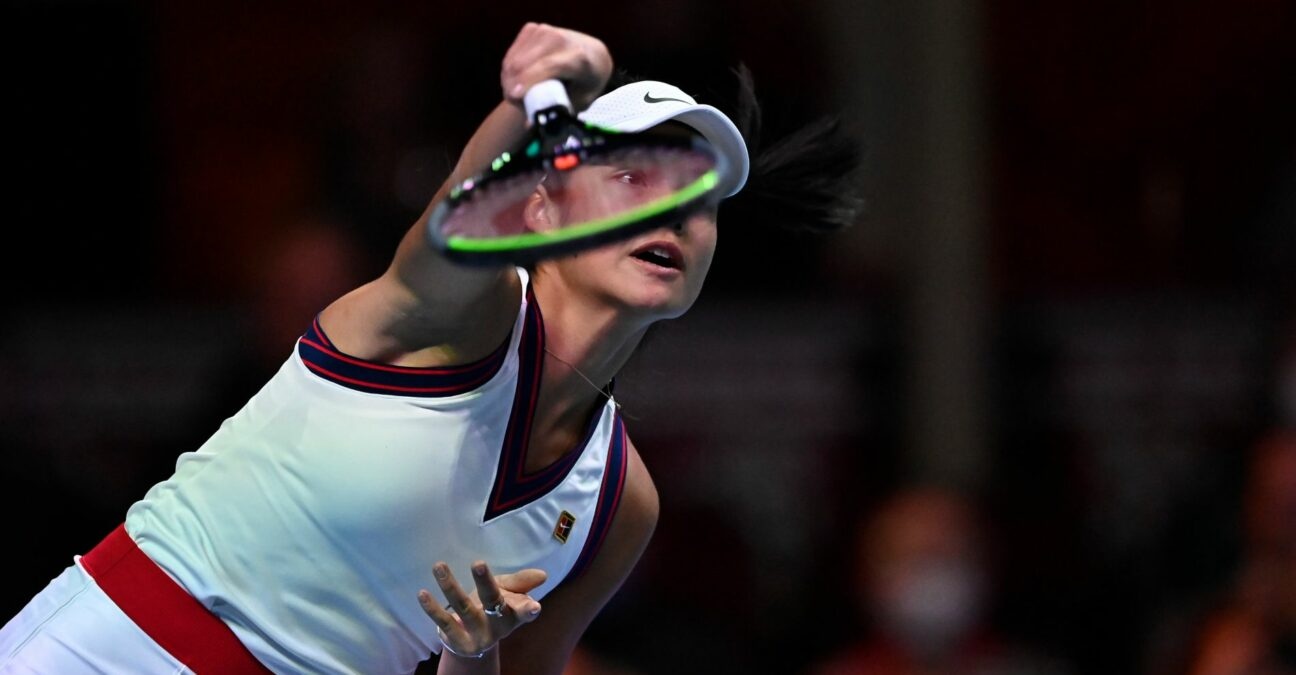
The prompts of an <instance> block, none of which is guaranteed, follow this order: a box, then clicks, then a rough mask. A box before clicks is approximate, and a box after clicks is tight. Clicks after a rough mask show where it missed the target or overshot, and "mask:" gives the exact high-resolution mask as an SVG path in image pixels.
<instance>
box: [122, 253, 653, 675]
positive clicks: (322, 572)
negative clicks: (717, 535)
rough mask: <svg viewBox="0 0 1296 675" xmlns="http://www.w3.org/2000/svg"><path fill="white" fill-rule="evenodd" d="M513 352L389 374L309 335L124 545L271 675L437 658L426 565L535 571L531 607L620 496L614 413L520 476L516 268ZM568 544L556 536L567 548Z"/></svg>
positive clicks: (191, 455)
mask: <svg viewBox="0 0 1296 675" xmlns="http://www.w3.org/2000/svg"><path fill="white" fill-rule="evenodd" d="M518 273H519V274H520V275H521V277H522V288H523V293H522V296H523V297H522V302H521V307H520V308H519V311H518V317H517V320H516V322H515V323H514V326H513V332H512V334H511V336H510V338H509V340H508V341H507V342H506V343H505V344H504V345H501V347H500V348H499V349H498V350H496V352H495V353H494V354H492V355H491V356H488V357H486V358H485V359H483V360H481V361H478V362H476V363H473V364H469V365H466V366H457V367H451V368H405V367H397V366H389V365H384V364H377V363H373V362H369V361H364V360H361V359H356V358H353V357H350V356H347V355H345V354H342V353H340V352H339V351H338V350H337V349H335V348H334V347H333V345H332V344H331V343H330V342H329V340H328V338H327V336H325V335H324V333H323V331H322V330H321V329H320V326H319V322H318V321H316V322H315V323H314V325H313V326H312V327H311V329H310V330H309V331H308V332H307V333H306V334H305V335H304V336H303V337H302V338H301V339H300V340H299V341H298V344H297V349H296V351H295V352H294V354H293V355H292V357H291V358H289V360H288V361H287V363H285V364H284V365H283V367H282V368H281V369H280V370H279V372H278V373H277V374H276V375H275V376H274V377H273V378H272V379H271V380H270V381H269V383H268V384H266V386H265V387H264V388H263V389H262V390H261V391H260V392H259V393H258V394H257V395H256V396H255V397H253V398H252V399H251V400H250V401H249V402H248V403H247V404H246V405H245V406H244V407H243V409H242V410H240V411H239V412H238V413H237V414H236V415H234V416H233V417H231V418H229V419H228V420H226V421H225V422H224V423H223V424H222V425H221V427H220V429H219V430H218V431H217V432H216V434H215V435H213V436H212V437H211V439H210V440H208V441H207V442H206V443H205V444H204V445H203V446H202V447H201V448H199V449H198V450H197V451H196V452H187V453H185V454H183V455H181V456H180V458H179V460H178V461H177V463H176V471H175V474H173V475H172V476H171V478H169V479H168V480H166V481H164V482H162V483H159V484H157V485H155V486H154V487H153V488H151V489H150V490H149V491H148V493H147V494H146V495H145V497H144V498H143V499H142V500H140V501H139V502H137V503H135V504H134V505H133V506H132V507H131V508H130V510H129V512H128V513H127V517H126V529H127V531H128V532H129V533H130V535H131V537H132V538H133V539H134V540H135V541H136V542H137V543H138V544H139V546H140V548H141V549H143V550H144V552H145V553H147V554H148V556H149V557H150V558H152V559H153V560H154V561H155V562H157V563H158V565H160V566H161V567H162V568H163V569H164V570H166V571H167V572H168V573H169V574H170V575H171V576H172V577H174V578H175V579H176V581H178V582H179V583H180V585H181V586H183V587H184V588H185V589H186V590H188V591H189V593H190V594H192V595H193V596H194V597H195V598H197V599H198V600H199V601H200V602H202V603H203V604H204V605H205V606H207V607H208V608H209V609H211V611H212V612H214V613H215V614H216V615H217V616H219V617H220V618H221V619H222V620H224V621H225V623H227V624H229V626H230V627H231V628H232V629H233V630H234V632H235V633H236V634H237V635H238V637H239V639H241V640H242V641H243V643H244V644H246V645H247V646H248V648H249V649H250V650H251V651H252V653H253V654H254V655H256V656H257V658H258V659H259V660H261V661H262V662H263V663H264V664H265V665H266V666H267V667H269V668H271V669H272V670H275V671H278V672H294V673H295V672H310V673H365V674H375V673H408V672H411V671H413V670H414V669H415V667H416V666H417V665H418V663H419V661H421V660H424V659H426V658H427V657H428V656H429V654H430V653H432V652H433V651H437V652H439V651H440V648H441V644H440V641H439V640H438V639H437V636H436V625H435V624H434V623H433V622H432V620H431V619H430V618H428V616H427V615H426V614H425V613H424V612H423V609H422V607H420V606H419V603H418V599H417V593H418V590H419V589H420V588H427V589H429V590H431V591H432V592H433V594H434V597H440V592H439V590H438V589H437V587H436V582H435V579H434V578H433V576H432V565H433V563H435V562H436V561H438V560H444V561H446V562H447V563H449V564H450V567H451V570H452V571H453V572H454V574H455V576H456V578H457V579H458V580H459V581H460V585H461V586H463V587H464V588H465V590H468V591H469V592H471V590H472V588H473V584H472V577H471V574H470V570H469V565H470V564H471V563H472V562H473V561H474V560H478V559H481V560H485V561H487V563H489V564H490V565H491V569H492V570H493V571H494V572H496V573H497V574H498V573H506V572H512V571H516V570H519V569H523V568H528V567H537V568H540V569H543V570H544V571H545V572H547V573H548V575H549V577H548V580H547V581H546V582H545V583H544V584H543V585H542V586H540V587H539V588H537V589H536V590H535V591H533V593H532V595H533V596H534V597H536V598H542V597H544V595H545V594H547V593H548V592H549V591H551V590H553V588H554V587H555V586H556V585H558V584H559V583H561V582H562V581H563V580H564V579H566V578H570V577H574V576H575V575H577V574H579V573H580V572H581V571H582V570H583V569H584V568H585V567H586V566H587V565H588V564H589V561H590V560H591V559H592V558H593V557H594V555H595V554H596V553H597V551H598V547H599V544H600V543H601V542H602V539H603V537H604V535H606V533H607V529H608V526H609V525H610V523H611V520H612V515H613V514H614V513H615V510H616V507H617V505H618V502H619V500H620V496H621V491H622V488H623V486H624V482H625V473H626V465H627V461H626V446H627V441H626V439H625V431H624V427H623V425H622V422H621V420H620V418H619V417H618V415H617V414H616V406H615V404H614V403H613V402H612V400H610V399H609V400H608V402H607V404H606V405H605V406H604V407H603V408H601V409H600V411H599V412H598V413H597V414H595V415H594V416H593V419H591V420H590V425H589V428H588V430H587V432H586V437H585V440H584V441H583V442H582V443H580V444H579V445H577V447H575V448H573V449H572V450H571V451H569V452H568V454H567V455H565V456H564V457H563V458H562V459H560V460H559V461H557V462H555V463H554V464H552V465H551V466H549V467H547V468H545V469H543V470H541V471H539V472H536V473H526V471H525V450H526V447H527V444H528V439H529V432H530V422H531V417H532V413H533V412H534V407H535V403H536V397H537V395H538V392H539V386H540V377H541V368H542V366H543V361H544V359H543V358H542V356H543V349H544V324H543V319H542V317H541V315H540V311H539V307H538V306H537V305H536V302H535V299H534V295H533V294H532V293H531V291H530V288H529V285H528V278H527V275H526V272H525V271H524V270H519V272H518ZM564 538H565V541H563V539H564Z"/></svg>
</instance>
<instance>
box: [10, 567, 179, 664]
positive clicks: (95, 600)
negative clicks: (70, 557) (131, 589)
mask: <svg viewBox="0 0 1296 675" xmlns="http://www.w3.org/2000/svg"><path fill="white" fill-rule="evenodd" d="M80 560H81V556H77V557H76V558H75V560H74V562H73V564H72V565H71V566H70V567H68V568H67V569H66V570H64V571H63V573H62V574H60V575H59V576H58V577H57V578H56V579H54V580H53V581H51V582H50V583H49V585H48V586H46V587H45V590H43V591H41V592H40V593H38V594H37V595H36V597H34V598H32V600H31V602H29V603H27V606H26V607H24V608H23V609H22V611H21V612H19V613H18V615H17V616H15V617H14V618H12V619H10V620H9V622H8V623H6V624H5V625H4V628H0V673H2V674H3V675H11V674H15V675H16V674H22V675H27V674H28V673H40V674H42V675H80V674H82V673H104V674H111V675H117V674H119V673H120V674H122V675H127V674H129V675H143V674H146V673H147V674H150V675H152V674H154V673H156V674H158V675H161V674H163V673H192V672H193V671H192V670H190V669H189V668H187V667H185V665H184V664H182V663H180V662H179V661H177V660H176V659H175V658H174V657H172V656H171V655H170V654H168V653H167V652H166V650H164V649H163V648H162V647H161V646H160V645H158V643H157V642H154V641H153V638H151V637H149V636H148V634H147V633H145V632H144V631H143V630H141V629H140V627H139V626H137V625H135V622H134V621H131V619H130V617H128V616H126V614H124V613H123V612H122V611H121V609H119V608H118V607H117V605H116V604H115V603H113V601H112V600H111V599H110V598H109V597H108V596H107V595H106V594H105V593H104V592H103V590H102V589H100V588H99V585H98V584H96V583H95V580H94V579H93V578H91V577H90V575H89V574H87V573H86V571H85V570H84V569H82V568H81V564H80Z"/></svg>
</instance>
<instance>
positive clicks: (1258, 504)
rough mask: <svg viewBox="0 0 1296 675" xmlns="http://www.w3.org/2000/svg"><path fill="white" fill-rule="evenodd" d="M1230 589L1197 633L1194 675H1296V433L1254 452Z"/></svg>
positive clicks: (1191, 659)
mask: <svg viewBox="0 0 1296 675" xmlns="http://www.w3.org/2000/svg"><path fill="white" fill-rule="evenodd" d="M1242 506H1243V510H1242V514H1243V523H1242V529H1243V534H1244V536H1245V543H1244V550H1243V552H1242V561H1241V563H1240V565H1239V568H1238V570H1237V573H1236V575H1235V577H1234V581H1233V584H1232V586H1231V587H1230V588H1229V589H1228V591H1227V592H1226V595H1225V597H1224V598H1223V599H1222V601H1221V602H1220V603H1219V604H1218V606H1217V607H1216V609H1214V611H1212V612H1209V613H1208V614H1207V616H1206V618H1205V620H1204V621H1202V622H1201V623H1200V625H1199V627H1198V628H1197V630H1196V631H1194V635H1193V639H1192V644H1191V645H1190V647H1189V649H1188V657H1187V659H1186V661H1187V667H1186V668H1184V669H1183V670H1184V672H1187V673H1188V674H1189V675H1296V432H1292V431H1277V432H1274V433H1271V434H1269V435H1268V436H1266V437H1265V438H1263V439H1262V440H1261V441H1260V442H1259V443H1258V444H1257V445H1256V447H1255V453H1254V455H1253V456H1252V458H1251V464H1250V468H1249V471H1248V474H1247V483H1246V489H1245V492H1244V494H1243V505H1242Z"/></svg>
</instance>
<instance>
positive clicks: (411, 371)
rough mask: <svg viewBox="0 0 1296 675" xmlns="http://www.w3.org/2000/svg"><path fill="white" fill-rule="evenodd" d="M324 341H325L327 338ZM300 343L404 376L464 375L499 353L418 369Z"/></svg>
mask: <svg viewBox="0 0 1296 675" xmlns="http://www.w3.org/2000/svg"><path fill="white" fill-rule="evenodd" d="M323 336H324V334H323V333H320V337H323ZM325 339H326V340H327V338H325ZM301 341H302V342H304V343H306V344H308V345H310V346H312V347H314V348H316V349H318V350H320V351H322V352H324V353H326V354H328V355H329V356H331V357H333V358H335V359H337V360H339V361H345V362H347V363H350V364H352V365H356V366H362V367H364V368H369V369H371V370H381V371H385V372H388V373H403V374H406V375H454V374H456V373H464V372H467V371H470V370H474V369H476V368H481V367H482V365H483V364H485V363H486V362H487V361H490V360H491V359H493V358H495V357H496V356H497V354H498V352H499V350H498V349H497V350H495V351H494V352H491V354H490V355H489V356H487V357H486V358H484V359H480V360H478V361H474V362H472V363H469V364H467V365H463V366H440V367H436V368H419V367H413V366H391V365H387V364H385V363H375V362H373V361H366V360H364V359H357V358H356V357H354V356H347V355H346V354H343V353H342V352H340V351H338V350H337V349H334V348H333V347H330V346H329V345H322V344H320V343H318V342H315V341H314V340H310V339H308V338H304V337H303V338H302V339H301ZM504 344H505V346H507V345H508V342H505V343H504Z"/></svg>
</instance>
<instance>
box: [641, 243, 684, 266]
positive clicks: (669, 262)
mask: <svg viewBox="0 0 1296 675" xmlns="http://www.w3.org/2000/svg"><path fill="white" fill-rule="evenodd" d="M630 255H631V257H634V258H637V259H639V260H642V261H644V262H646V263H648V264H650V265H655V266H657V267H663V268H666V269H671V270H678V269H683V268H684V264H683V256H682V255H681V254H680V250H679V248H677V247H676V246H675V245H673V244H669V243H664V242H653V243H650V244H645V245H643V246H640V247H639V248H637V249H635V250H634V251H633V252H631V253H630Z"/></svg>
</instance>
